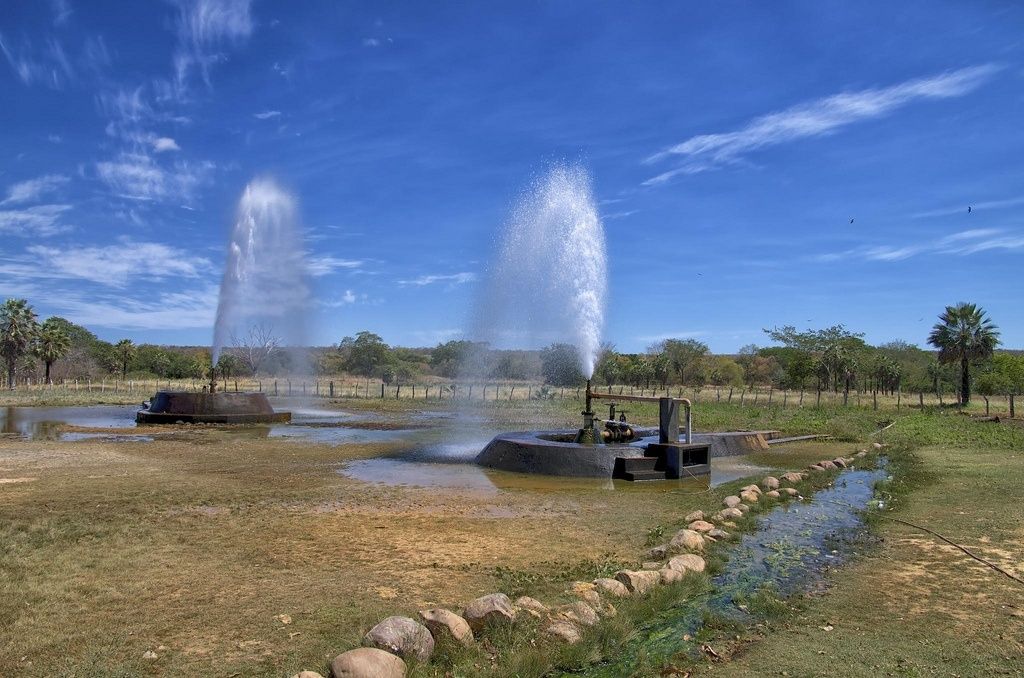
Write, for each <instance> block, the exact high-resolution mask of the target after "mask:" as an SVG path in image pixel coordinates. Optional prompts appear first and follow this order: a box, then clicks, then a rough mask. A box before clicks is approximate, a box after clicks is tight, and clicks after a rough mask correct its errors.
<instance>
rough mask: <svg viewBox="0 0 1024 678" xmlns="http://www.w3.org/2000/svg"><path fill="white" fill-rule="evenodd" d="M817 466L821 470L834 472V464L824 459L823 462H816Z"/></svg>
mask: <svg viewBox="0 0 1024 678" xmlns="http://www.w3.org/2000/svg"><path fill="white" fill-rule="evenodd" d="M818 466H820V467H821V468H823V469H825V470H826V471H835V470H836V465H835V462H833V461H830V460H828V459H826V460H825V461H819V462H818Z"/></svg>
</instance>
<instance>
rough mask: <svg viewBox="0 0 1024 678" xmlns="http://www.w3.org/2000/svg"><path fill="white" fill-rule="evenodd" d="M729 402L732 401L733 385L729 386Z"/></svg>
mask: <svg viewBox="0 0 1024 678" xmlns="http://www.w3.org/2000/svg"><path fill="white" fill-rule="evenodd" d="M729 402H730V403H732V386H730V387H729Z"/></svg>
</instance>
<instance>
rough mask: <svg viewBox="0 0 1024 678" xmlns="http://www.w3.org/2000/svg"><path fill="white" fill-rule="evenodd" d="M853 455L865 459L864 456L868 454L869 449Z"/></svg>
mask: <svg viewBox="0 0 1024 678" xmlns="http://www.w3.org/2000/svg"><path fill="white" fill-rule="evenodd" d="M853 456H855V457H857V458H858V459H863V458H864V457H866V456H868V451H867V450H860V451H859V452H857V454H855V455H853Z"/></svg>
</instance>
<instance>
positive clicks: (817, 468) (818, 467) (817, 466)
mask: <svg viewBox="0 0 1024 678" xmlns="http://www.w3.org/2000/svg"><path fill="white" fill-rule="evenodd" d="M807 468H808V469H809V470H811V471H824V470H825V467H824V466H822V465H821V464H811V465H810V466H808V467H807Z"/></svg>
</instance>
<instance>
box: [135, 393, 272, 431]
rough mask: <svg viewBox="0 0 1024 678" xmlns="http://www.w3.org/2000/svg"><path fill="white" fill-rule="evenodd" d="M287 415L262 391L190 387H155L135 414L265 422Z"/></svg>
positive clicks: (149, 419)
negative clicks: (199, 390) (200, 390)
mask: <svg viewBox="0 0 1024 678" xmlns="http://www.w3.org/2000/svg"><path fill="white" fill-rule="evenodd" d="M291 418H292V413H291V412H275V411H274V408H273V407H271V406H270V401H268V400H267V396H265V395H263V394H262V393H227V392H220V393H208V392H207V393H194V392H191V391H159V392H158V393H157V394H156V395H154V396H153V398H152V399H151V400H150V402H149V404H148V407H144V408H143V409H141V410H139V411H138V413H137V414H136V415H135V421H137V422H138V423H140V424H268V423H283V422H288V421H291Z"/></svg>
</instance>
